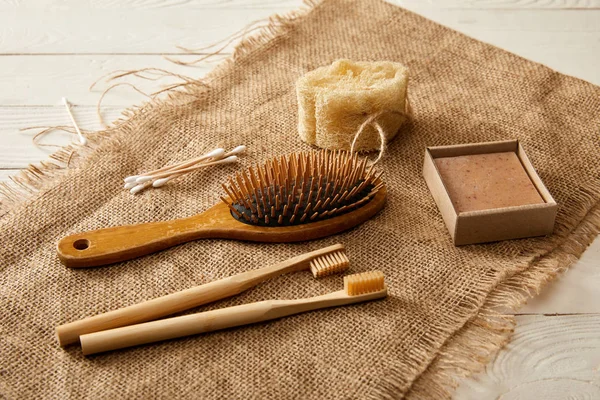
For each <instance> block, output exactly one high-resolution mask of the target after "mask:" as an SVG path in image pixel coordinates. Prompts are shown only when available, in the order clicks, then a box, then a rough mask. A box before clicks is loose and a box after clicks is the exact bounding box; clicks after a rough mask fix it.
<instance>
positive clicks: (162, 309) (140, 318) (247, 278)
mask: <svg viewBox="0 0 600 400" xmlns="http://www.w3.org/2000/svg"><path fill="white" fill-rule="evenodd" d="M349 264H350V261H349V260H348V257H347V256H346V253H345V248H344V246H343V245H342V244H335V245H333V246H329V247H325V248H323V249H319V250H315V251H311V252H310V253H306V254H301V255H299V256H296V257H293V258H290V259H289V260H286V261H282V262H280V263H278V264H275V265H272V266H269V267H265V268H261V269H257V270H252V271H247V272H243V273H241V274H237V275H233V276H230V277H228V278H225V279H221V280H218V281H214V282H210V283H207V284H205V285H201V286H196V287H193V288H190V289H187V290H183V291H180V292H177V293H172V294H169V295H166V296H162V297H159V298H156V299H153V300H149V301H145V302H143V303H139V304H135V305H132V306H129V307H124V308H121V309H118V310H114V311H110V312H106V313H104V314H100V315H96V316H94V317H89V318H85V319H82V320H79V321H75V322H71V323H68V324H64V325H60V326H58V327H57V328H56V337H57V338H58V342H59V344H60V345H61V346H66V345H68V344H72V343H77V342H78V341H79V336H80V335H82V334H85V333H91V332H97V331H102V330H106V329H112V328H117V327H120V326H126V325H132V324H137V323H140V322H146V321H151V320H154V319H157V318H160V317H164V316H167V315H171V314H174V313H177V312H180V311H184V310H188V309H190V308H193V307H197V306H200V305H202V304H206V303H210V302H213V301H216V300H219V299H223V298H225V297H229V296H233V295H235V294H238V293H241V292H243V291H245V290H248V289H250V288H251V287H254V286H256V285H258V284H259V283H260V282H263V281H265V280H267V279H270V278H274V277H276V276H279V275H283V274H286V273H289V272H296V271H302V270H310V271H311V272H312V274H313V276H314V277H315V278H321V277H323V276H327V275H331V274H336V273H340V272H344V271H346V270H347V269H348V266H349Z"/></svg>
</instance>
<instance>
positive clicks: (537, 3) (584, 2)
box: [388, 0, 600, 10]
mask: <svg viewBox="0 0 600 400" xmlns="http://www.w3.org/2000/svg"><path fill="white" fill-rule="evenodd" d="M388 1H389V2H390V3H395V4H398V5H399V6H403V7H406V8H415V7H420V8H425V7H430V8H438V9H439V8H442V9H485V10H490V9H491V10H506V9H510V10H513V9H514V10H518V9H531V10H584V9H598V8H600V1H599V0H435V1H433V0H429V1H423V0H388Z"/></svg>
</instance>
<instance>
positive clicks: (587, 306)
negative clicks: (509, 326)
mask: <svg viewBox="0 0 600 400" xmlns="http://www.w3.org/2000/svg"><path fill="white" fill-rule="evenodd" d="M599 265H600V236H599V237H597V238H596V240H595V241H594V242H593V243H592V245H591V246H590V247H589V248H588V249H587V250H586V251H585V253H583V256H582V257H581V259H579V261H577V263H576V264H575V265H573V266H572V267H571V268H570V269H569V270H568V271H566V272H565V273H564V274H563V275H562V276H560V277H558V278H557V279H556V280H555V281H554V282H551V283H550V284H548V286H547V287H545V288H544V289H543V291H542V293H541V294H540V295H538V296H537V297H534V298H533V299H531V300H530V301H529V302H528V304H526V305H525V306H524V307H523V308H521V309H520V310H519V311H518V314H571V313H600V301H598V299H599V296H598V293H599V292H598V288H600V269H599V268H598V266H599ZM599 329H600V326H599Z"/></svg>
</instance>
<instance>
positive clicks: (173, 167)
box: [124, 146, 245, 183]
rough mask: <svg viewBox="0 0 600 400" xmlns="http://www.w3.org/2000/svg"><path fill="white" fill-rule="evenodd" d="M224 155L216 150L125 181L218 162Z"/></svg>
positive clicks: (129, 177) (223, 152)
mask: <svg viewBox="0 0 600 400" xmlns="http://www.w3.org/2000/svg"><path fill="white" fill-rule="evenodd" d="M238 147H241V146H238ZM244 147H245V146H244ZM236 148H237V147H236ZM234 150H235V149H234ZM224 155H225V149H222V148H217V149H214V150H213V151H210V152H208V153H206V154H204V155H202V156H200V157H197V158H194V159H191V160H188V161H185V162H183V163H181V164H176V165H168V166H166V167H162V168H160V169H157V170H154V171H150V172H145V173H143V174H140V175H132V176H128V177H127V178H125V179H124V181H125V183H129V182H135V181H136V180H137V179H138V178H141V177H143V176H149V175H154V174H156V173H159V172H164V171H169V170H176V169H181V168H186V167H189V166H191V165H194V164H197V163H199V162H200V161H204V160H207V159H209V158H213V159H217V160H218V159H221V158H223V157H224Z"/></svg>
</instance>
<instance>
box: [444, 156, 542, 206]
mask: <svg viewBox="0 0 600 400" xmlns="http://www.w3.org/2000/svg"><path fill="white" fill-rule="evenodd" d="M435 164H436V166H437V169H438V171H439V173H440V175H441V178H442V182H443V183H444V186H445V187H446V190H447V191H448V195H449V196H450V200H452V204H453V205H454V209H455V210H456V212H457V213H460V212H465V211H476V210H489V209H494V208H501V207H511V206H520V205H527V204H539V203H544V199H542V197H541V196H540V194H539V192H538V191H537V189H536V188H535V186H534V185H533V182H531V179H530V178H529V175H527V172H526V171H525V169H524V168H523V165H522V164H521V161H520V160H519V157H518V156H517V154H516V153H514V152H505V153H490V154H473V155H466V156H458V157H440V158H436V159H435Z"/></svg>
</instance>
